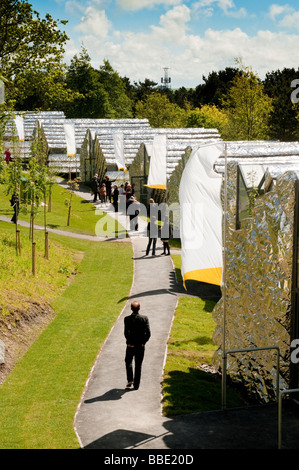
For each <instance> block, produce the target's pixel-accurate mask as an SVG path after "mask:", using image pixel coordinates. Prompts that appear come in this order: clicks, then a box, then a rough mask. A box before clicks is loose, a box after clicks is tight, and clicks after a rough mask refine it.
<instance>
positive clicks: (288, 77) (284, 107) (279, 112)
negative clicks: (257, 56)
mask: <svg viewBox="0 0 299 470" xmlns="http://www.w3.org/2000/svg"><path fill="white" fill-rule="evenodd" d="M298 77H299V73H298V70H297V71H296V70H295V69H294V68H292V69H288V68H284V69H283V70H277V71H275V72H274V71H273V72H271V73H267V74H266V78H265V80H264V88H265V92H266V93H267V95H268V96H270V98H272V103H273V110H272V112H271V116H270V137H271V138H272V139H278V140H281V141H294V140H297V139H298V137H299V123H298V119H297V114H298V105H296V104H294V103H292V101H291V93H292V91H293V89H292V88H291V83H292V81H293V80H294V79H296V78H298Z"/></svg>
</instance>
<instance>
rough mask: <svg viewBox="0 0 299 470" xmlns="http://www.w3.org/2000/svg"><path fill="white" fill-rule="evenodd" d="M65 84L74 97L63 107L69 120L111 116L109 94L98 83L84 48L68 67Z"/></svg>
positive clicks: (97, 77) (98, 80) (96, 74)
mask: <svg viewBox="0 0 299 470" xmlns="http://www.w3.org/2000/svg"><path fill="white" fill-rule="evenodd" d="M66 84H67V87H68V88H70V89H71V90H72V91H73V93H74V95H73V99H72V101H70V102H68V103H66V104H65V106H64V110H65V113H66V116H67V117H69V118H106V117H112V116H113V109H112V106H111V105H110V103H109V94H108V92H107V91H106V90H105V88H104V85H103V84H102V83H101V82H100V77H99V74H98V72H97V71H96V70H95V69H94V68H93V67H92V65H91V59H90V57H89V55H88V52H87V50H86V49H85V47H82V49H81V51H80V53H79V54H78V55H77V54H76V55H75V56H74V57H73V58H72V60H71V63H70V66H69V67H68V71H67V75H66Z"/></svg>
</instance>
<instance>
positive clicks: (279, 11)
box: [269, 3, 293, 21]
mask: <svg viewBox="0 0 299 470" xmlns="http://www.w3.org/2000/svg"><path fill="white" fill-rule="evenodd" d="M291 10H293V9H292V8H291V7H289V5H278V4H277V3H273V5H270V7H269V17H270V18H271V20H273V21H275V20H276V18H277V17H278V16H281V15H283V14H284V13H290V11H291Z"/></svg>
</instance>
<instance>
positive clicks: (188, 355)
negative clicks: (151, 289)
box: [163, 255, 245, 416]
mask: <svg viewBox="0 0 299 470" xmlns="http://www.w3.org/2000/svg"><path fill="white" fill-rule="evenodd" d="M172 259H173V261H174V265H175V269H176V273H177V279H178V281H179V282H180V279H181V276H180V266H181V260H180V255H172ZM215 304H216V303H215V302H214V301H212V300H204V299H200V298H198V297H180V298H179V302H178V306H177V308H176V311H175V316H174V321H173V324H172V329H171V333H170V337H169V341H168V352H167V359H166V364H165V368H164V381H163V413H164V414H165V415H167V416H172V415H177V414H185V413H198V412H203V411H211V410H217V409H220V408H221V380H220V378H219V376H218V374H212V373H207V372H205V371H203V370H202V369H201V366H202V365H203V364H205V365H211V363H212V358H213V355H214V353H215V351H216V349H217V346H216V345H215V344H214V342H213V339H212V337H213V333H214V330H215V327H216V323H215V322H214V320H213V317H212V311H213V309H214V307H215ZM244 404H245V402H244V400H243V398H242V397H241V396H240V394H239V393H238V392H237V391H236V390H234V389H233V388H228V391H227V405H228V406H232V407H233V406H241V405H244Z"/></svg>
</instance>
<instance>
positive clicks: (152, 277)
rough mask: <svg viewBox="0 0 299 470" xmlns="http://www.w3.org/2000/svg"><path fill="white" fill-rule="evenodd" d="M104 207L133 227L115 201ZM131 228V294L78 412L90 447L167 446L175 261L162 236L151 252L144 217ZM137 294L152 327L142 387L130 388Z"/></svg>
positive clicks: (79, 430)
mask: <svg viewBox="0 0 299 470" xmlns="http://www.w3.org/2000/svg"><path fill="white" fill-rule="evenodd" d="M104 210H105V211H106V212H107V213H108V214H109V215H110V216H112V217H116V218H117V219H118V220H119V222H120V223H121V224H122V225H123V226H124V227H126V228H127V229H128V228H129V227H128V225H129V224H128V220H127V219H128V218H127V217H126V216H125V215H124V214H121V213H115V212H114V211H113V207H112V206H107V207H105V208H104ZM128 231H129V230H128ZM129 234H130V238H131V242H132V245H133V258H134V278H133V285H132V288H131V292H130V296H129V298H128V301H127V303H126V306H125V308H124V309H123V311H122V312H121V314H120V316H119V318H118V320H117V322H116V323H115V325H114V327H113V328H112V330H111V332H110V334H109V336H108V338H107V340H106V342H105V343H104V345H103V347H102V349H101V351H100V352H99V355H98V357H97V360H96V362H95V364H94V367H93V369H92V371H91V373H90V376H89V379H88V382H87V384H86V388H85V391H84V394H83V396H82V400H81V403H80V404H79V407H78V410H77V413H76V417H75V430H76V433H77V436H78V439H79V441H80V444H81V446H82V447H84V448H97V449H100V448H104V449H109V448H110V449H124V448H132V447H136V446H138V448H161V439H162V437H163V436H164V435H165V434H166V433H167V430H166V429H165V427H164V422H165V421H167V420H166V419H165V418H163V416H162V408H161V381H162V374H163V366H164V360H165V357H166V347H167V340H168V336H169V332H170V328H171V324H172V320H173V315H174V311H175V308H176V305H177V295H176V293H175V292H174V290H173V287H174V279H173V265H172V261H171V258H170V256H163V255H161V253H162V247H161V242H160V245H159V241H158V244H157V250H156V256H152V254H151V252H150V254H149V255H148V256H145V250H146V245H147V237H146V222H145V221H144V220H142V219H141V218H139V231H138V232H135V231H133V232H131V231H129ZM134 299H136V300H138V302H140V305H141V313H142V314H145V315H147V316H148V318H149V321H150V327H151V338H150V340H149V342H148V343H147V345H146V348H145V358H144V362H143V367H142V376H141V383H140V388H139V390H133V389H126V372H125V362H124V358H125V349H126V343H125V338H124V317H125V316H126V315H129V314H130V313H131V308H130V305H131V302H132V301H133V300H134ZM157 440H159V444H157Z"/></svg>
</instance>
